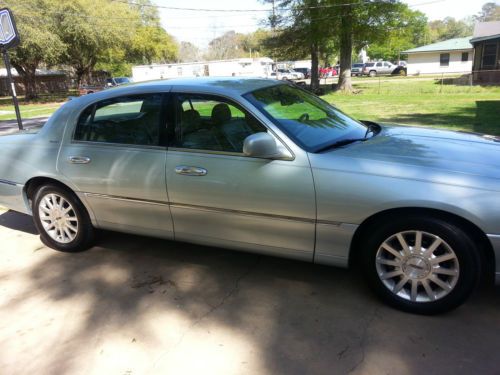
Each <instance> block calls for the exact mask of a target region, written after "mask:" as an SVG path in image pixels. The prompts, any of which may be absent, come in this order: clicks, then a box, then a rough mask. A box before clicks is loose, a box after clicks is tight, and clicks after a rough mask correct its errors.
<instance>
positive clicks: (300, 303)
mask: <svg viewBox="0 0 500 375" xmlns="http://www.w3.org/2000/svg"><path fill="white" fill-rule="evenodd" d="M5 215H7V216H5ZM21 216H22V215H20V214H16V213H13V212H8V213H5V214H2V215H0V226H3V227H5V228H9V229H8V233H11V232H10V231H21V233H22V235H23V236H25V237H26V239H25V241H26V245H23V247H22V248H21V247H16V248H15V249H11V248H10V247H7V248H6V249H5V250H4V254H0V256H1V257H8V258H9V259H11V258H13V257H18V258H19V259H22V265H18V266H15V267H14V266H12V265H10V263H5V265H4V268H3V269H2V270H1V271H0V280H5V281H3V282H2V287H3V289H4V290H3V291H2V292H0V296H1V297H5V298H2V299H3V300H5V301H6V302H5V303H3V304H1V305H0V321H3V322H4V326H3V327H1V328H0V336H1V337H3V338H4V339H3V341H1V342H0V366H1V367H2V368H4V370H5V371H6V373H16V371H15V370H16V369H19V368H20V367H16V366H17V365H18V364H19V363H20V362H21V361H22V362H23V367H22V368H23V370H24V371H25V373H28V372H33V371H35V369H36V370H37V372H40V373H74V372H78V371H81V372H85V370H87V372H93V373H99V372H106V369H113V373H250V374H255V373H259V374H305V373H307V374H325V373H328V374H345V373H359V374H362V373H371V374H378V373H394V374H396V373H429V374H434V373H440V372H444V373H450V372H457V371H459V372H462V373H478V372H482V373H494V372H495V371H497V370H498V367H497V364H498V362H497V348H498V346H499V344H500V338H499V337H498V329H496V328H495V327H500V314H498V311H499V308H500V298H499V293H498V289H494V288H491V289H488V290H483V291H481V292H480V293H477V295H475V296H474V297H473V298H472V299H471V300H470V301H469V302H468V303H467V304H466V305H464V306H463V307H461V308H459V309H457V310H455V311H453V312H451V313H448V314H445V315H441V316H435V317H425V316H415V315H411V314H405V313H401V312H398V311H395V310H392V309H390V308H388V307H386V306H384V305H383V304H382V303H380V302H379V301H378V300H377V299H375V298H374V297H373V296H372V295H371V293H369V292H368V291H367V289H366V288H365V286H364V284H363V283H362V282H361V281H360V279H359V277H358V275H356V274H355V273H352V272H349V271H347V270H342V269H336V268H330V267H325V266H319V265H313V264H308V263H302V262H297V261H291V260H286V259H279V258H273V257H267V256H261V255H255V254H250V253H243V252H236V251H229V250H223V249H219V248H213V247H203V246H198V245H191V244H185V243H176V242H172V241H166V240H160V239H154V238H147V237H140V236H133V235H125V234H119V233H113V232H102V233H101V235H100V238H99V241H98V245H97V246H95V247H94V248H92V249H91V250H89V251H87V252H82V253H75V254H65V253H60V252H55V251H53V250H50V249H48V248H43V249H42V250H40V251H33V249H32V248H29V246H31V247H35V246H37V245H39V243H37V239H36V237H33V236H32V234H33V231H31V232H30V231H29V230H28V228H27V223H25V222H24V219H23V218H22V217H21ZM0 229H1V232H0V233H5V231H4V230H3V229H2V228H0ZM31 229H34V227H32V228H31ZM15 238H16V239H17V236H15ZM0 240H3V239H2V238H0ZM2 259H3V258H2ZM18 263H21V261H19V262H18ZM16 267H17V268H16ZM2 294H4V295H2ZM9 296H10V297H9ZM7 297H8V298H7ZM23 322H24V323H23ZM9 325H12V326H13V327H15V328H11V329H10V330H9V329H8V326H9ZM30 329H31V330H30ZM19 332H21V333H22V334H24V336H23V337H22V339H20V336H19V335H20V334H21V333H19ZM28 337H31V341H29V340H28ZM36 337H43V340H36V339H35V338H36ZM10 339H12V340H14V341H11V340H10ZM16 340H17V341H16ZM16 345H17V346H16ZM16 348H17V349H16ZM16 350H17V351H16ZM16 354H17V355H19V357H16ZM13 358H19V362H17V360H13ZM32 370H33V371H32ZM108 372H109V371H108Z"/></svg>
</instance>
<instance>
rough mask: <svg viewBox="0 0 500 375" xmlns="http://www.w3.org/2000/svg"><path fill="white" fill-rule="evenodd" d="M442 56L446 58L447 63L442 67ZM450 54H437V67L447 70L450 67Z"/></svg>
mask: <svg viewBox="0 0 500 375" xmlns="http://www.w3.org/2000/svg"><path fill="white" fill-rule="evenodd" d="M443 56H448V61H447V63H446V65H443ZM450 57H451V56H450V53H449V52H443V53H440V54H439V67H440V68H448V67H449V66H450Z"/></svg>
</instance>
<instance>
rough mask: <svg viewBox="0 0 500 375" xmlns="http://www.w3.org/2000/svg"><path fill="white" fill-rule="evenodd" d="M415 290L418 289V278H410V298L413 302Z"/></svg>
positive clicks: (414, 300) (415, 295)
mask: <svg viewBox="0 0 500 375" xmlns="http://www.w3.org/2000/svg"><path fill="white" fill-rule="evenodd" d="M417 290H418V280H412V281H411V295H410V298H411V300H412V301H413V302H416V301H417Z"/></svg>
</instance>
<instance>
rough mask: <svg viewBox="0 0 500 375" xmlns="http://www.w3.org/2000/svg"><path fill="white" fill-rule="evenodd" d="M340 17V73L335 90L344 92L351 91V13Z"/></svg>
mask: <svg viewBox="0 0 500 375" xmlns="http://www.w3.org/2000/svg"><path fill="white" fill-rule="evenodd" d="M347 12H349V14H346V15H345V16H344V17H342V20H341V24H340V25H341V29H340V74H339V83H338V85H337V90H339V91H343V92H346V93H351V92H352V83H351V63H352V15H351V14H350V10H347Z"/></svg>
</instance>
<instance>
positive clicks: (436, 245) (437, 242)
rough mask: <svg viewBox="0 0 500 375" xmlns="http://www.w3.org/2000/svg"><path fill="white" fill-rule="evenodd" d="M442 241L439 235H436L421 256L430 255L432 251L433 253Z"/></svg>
mask: <svg viewBox="0 0 500 375" xmlns="http://www.w3.org/2000/svg"><path fill="white" fill-rule="evenodd" d="M442 243H443V240H442V239H441V238H439V237H436V239H435V240H434V242H433V243H432V245H431V246H429V248H428V249H427V250H425V251H424V253H423V256H425V257H430V256H431V255H432V253H434V251H436V249H437V248H438V247H439V245H441V244H442Z"/></svg>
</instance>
